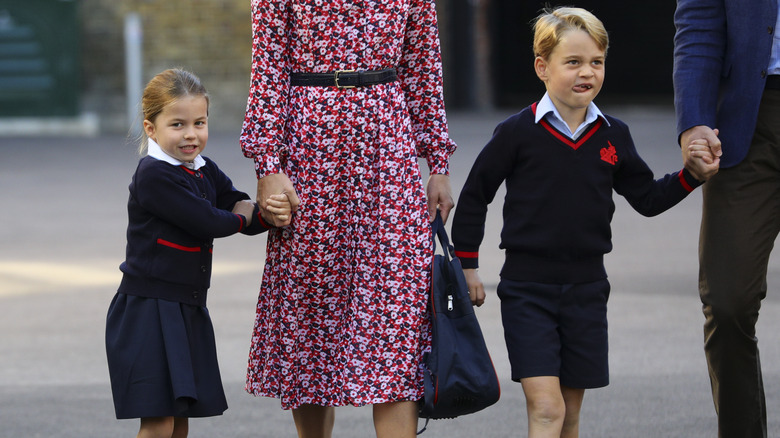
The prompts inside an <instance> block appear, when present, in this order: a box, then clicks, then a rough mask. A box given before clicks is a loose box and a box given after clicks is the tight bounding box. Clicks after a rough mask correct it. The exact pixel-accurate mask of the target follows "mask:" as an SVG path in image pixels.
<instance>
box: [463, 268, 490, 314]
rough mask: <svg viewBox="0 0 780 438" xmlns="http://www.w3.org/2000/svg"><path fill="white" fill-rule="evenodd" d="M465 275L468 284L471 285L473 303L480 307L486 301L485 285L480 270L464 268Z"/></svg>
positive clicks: (470, 292)
mask: <svg viewBox="0 0 780 438" xmlns="http://www.w3.org/2000/svg"><path fill="white" fill-rule="evenodd" d="M463 275H464V276H465V277H466V284H467V285H468V286H469V296H470V297H471V304H473V305H475V306H477V307H479V306H481V305H482V304H484V303H485V286H484V285H483V284H482V279H481V278H479V272H477V270H476V269H464V270H463Z"/></svg>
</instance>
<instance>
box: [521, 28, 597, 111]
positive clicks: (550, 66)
mask: <svg viewBox="0 0 780 438" xmlns="http://www.w3.org/2000/svg"><path fill="white" fill-rule="evenodd" d="M605 58H606V54H605V53H604V51H603V50H601V49H600V48H599V47H598V45H597V44H596V41H595V40H594V39H593V38H592V37H591V36H590V35H588V33H587V32H585V31H584V30H570V31H567V32H566V33H565V34H563V36H562V37H561V40H560V41H559V42H558V45H557V46H555V48H554V49H553V51H552V53H550V56H549V59H543V58H541V57H537V58H536V61H535V64H534V66H535V68H536V74H537V76H539V79H541V80H542V81H543V82H544V84H545V86H546V87H547V93H548V94H549V96H550V99H552V101H553V103H554V104H555V107H556V108H557V109H558V112H560V113H561V116H562V117H563V118H564V120H566V121H567V122H568V120H567V116H573V118H575V119H578V118H582V119H583V120H584V118H585V113H586V112H587V108H588V104H590V103H591V102H592V101H593V99H594V98H595V97H596V95H597V94H599V91H601V85H602V84H603V83H604V59H605Z"/></svg>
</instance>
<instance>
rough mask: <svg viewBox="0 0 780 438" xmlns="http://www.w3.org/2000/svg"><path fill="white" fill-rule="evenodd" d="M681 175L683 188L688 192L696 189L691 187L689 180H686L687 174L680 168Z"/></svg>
mask: <svg viewBox="0 0 780 438" xmlns="http://www.w3.org/2000/svg"><path fill="white" fill-rule="evenodd" d="M678 176H679V177H680V184H682V186H683V188H684V189H685V190H686V191H687V192H688V193H690V192H692V191H693V190H694V189H693V187H691V185H690V184H688V181H686V180H685V175H684V174H683V171H682V170H680V173H679V174H678Z"/></svg>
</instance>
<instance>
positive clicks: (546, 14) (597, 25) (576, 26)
mask: <svg viewBox="0 0 780 438" xmlns="http://www.w3.org/2000/svg"><path fill="white" fill-rule="evenodd" d="M570 30H583V31H585V32H586V33H587V34H588V35H590V37H591V38H593V40H594V41H595V42H596V45H597V46H598V47H599V49H601V50H603V51H604V54H605V55H606V53H607V49H608V48H609V36H608V35H607V30H606V29H605V28H604V24H603V23H602V22H601V20H599V19H598V18H596V16H595V15H593V14H592V13H590V12H588V11H586V10H585V9H582V8H572V7H557V8H554V9H550V8H545V9H544V10H543V12H542V13H541V14H540V15H539V16H538V17H536V19H535V20H534V56H538V57H541V58H542V59H548V58H549V56H550V53H552V51H553V49H555V47H556V46H557V45H558V43H560V41H561V38H562V37H563V34H564V33H566V32H567V31H570Z"/></svg>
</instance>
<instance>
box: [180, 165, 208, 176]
mask: <svg viewBox="0 0 780 438" xmlns="http://www.w3.org/2000/svg"><path fill="white" fill-rule="evenodd" d="M179 167H181V168H182V169H184V170H185V171H186V172H187V173H189V174H190V175H192V176H199V177H201V178H203V174H202V173H198V171H197V170H192V169H190V168H188V167H187V166H185V165H183V164H182V165H181V166H179Z"/></svg>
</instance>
